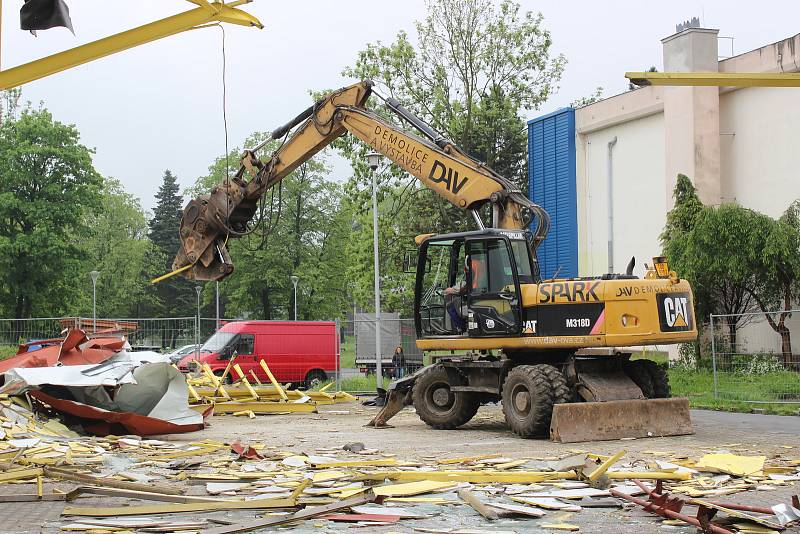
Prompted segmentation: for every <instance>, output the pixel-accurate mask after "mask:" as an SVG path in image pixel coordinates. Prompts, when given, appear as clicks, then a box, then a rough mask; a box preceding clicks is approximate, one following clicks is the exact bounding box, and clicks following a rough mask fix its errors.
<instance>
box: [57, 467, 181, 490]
mask: <svg viewBox="0 0 800 534" xmlns="http://www.w3.org/2000/svg"><path fill="white" fill-rule="evenodd" d="M44 474H45V475H46V476H48V477H50V478H60V479H61V480H71V481H73V482H81V483H83V484H89V485H92V486H100V487H105V488H118V489H126V490H131V491H145V492H148V493H163V494H166V495H181V494H183V491H184V490H182V489H180V488H176V487H174V486H165V485H161V484H140V483H138V482H127V481H124V480H115V479H113V478H102V477H96V476H92V475H85V474H82V473H75V472H73V471H69V470H67V469H58V468H56V467H45V468H44Z"/></svg>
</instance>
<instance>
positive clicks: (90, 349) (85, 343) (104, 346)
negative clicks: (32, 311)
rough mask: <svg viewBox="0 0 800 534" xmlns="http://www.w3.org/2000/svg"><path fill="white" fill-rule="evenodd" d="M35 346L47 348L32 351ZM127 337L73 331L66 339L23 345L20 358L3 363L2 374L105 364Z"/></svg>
mask: <svg viewBox="0 0 800 534" xmlns="http://www.w3.org/2000/svg"><path fill="white" fill-rule="evenodd" d="M32 344H45V345H46V346H44V347H42V348H40V349H37V350H34V351H31V352H19V351H23V350H26V349H27V348H28V347H29V346H30V345H32ZM124 345H125V338H122V337H119V336H113V337H99V338H93V339H89V338H88V337H86V333H85V332H84V331H83V330H70V331H69V332H68V333H67V335H66V337H65V338H64V339H63V340H46V341H39V342H33V343H26V344H23V345H20V347H19V351H18V352H17V354H16V356H13V357H11V358H9V359H7V360H4V361H2V362H0V374H2V373H5V372H6V371H8V370H9V369H16V368H19V367H54V366H56V365H57V364H59V363H60V364H61V365H89V364H97V363H103V362H104V361H106V360H107V359H109V358H111V357H112V356H113V355H114V354H115V353H117V352H119V351H120V350H121V349H122V347H123V346H124ZM81 346H82V347H83V349H81Z"/></svg>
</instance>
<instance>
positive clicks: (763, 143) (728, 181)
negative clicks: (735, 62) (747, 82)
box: [720, 87, 800, 217]
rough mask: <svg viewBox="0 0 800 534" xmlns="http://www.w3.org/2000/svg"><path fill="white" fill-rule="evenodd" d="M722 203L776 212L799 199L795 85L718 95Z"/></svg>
mask: <svg viewBox="0 0 800 534" xmlns="http://www.w3.org/2000/svg"><path fill="white" fill-rule="evenodd" d="M720 134H721V135H720V151H721V155H722V157H721V162H722V165H721V196H722V202H736V203H738V204H741V205H742V206H745V207H747V208H752V209H754V210H757V211H760V212H762V213H765V214H767V215H769V216H771V217H779V216H780V215H781V214H782V213H783V212H784V210H786V208H787V207H788V205H789V203H790V202H792V201H794V200H796V199H800V165H798V157H799V156H800V89H785V88H766V87H749V88H743V89H738V90H735V91H729V92H724V93H722V94H721V95H720Z"/></svg>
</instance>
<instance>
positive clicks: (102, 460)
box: [0, 398, 800, 534]
mask: <svg viewBox="0 0 800 534" xmlns="http://www.w3.org/2000/svg"><path fill="white" fill-rule="evenodd" d="M19 404H20V402H19V399H18V398H16V399H13V398H8V399H6V398H3V399H0V429H2V434H0V436H2V437H0V488H2V490H0V493H2V498H1V499H0V500H1V501H3V502H6V503H7V502H16V501H64V508H63V511H62V512H61V515H62V518H61V520H60V521H59V522H58V526H59V527H60V528H62V529H65V530H69V531H91V532H96V531H114V532H119V531H131V532H133V531H135V532H174V531H181V532H206V533H216V534H223V533H233V532H249V531H253V530H256V529H261V528H266V527H276V526H280V525H290V524H291V525H293V528H308V529H314V528H315V527H324V528H328V529H332V530H342V529H349V528H356V527H364V526H367V527H377V526H391V528H392V529H394V530H397V529H402V531H404V532H411V531H416V532H430V533H439V532H441V533H445V532H446V533H451V534H456V533H458V532H472V533H475V532H522V531H528V530H530V528H541V529H548V530H563V531H577V530H579V529H581V528H584V529H587V519H585V517H586V516H587V510H588V509H591V508H598V507H603V508H608V509H609V510H610V513H616V512H614V511H615V510H619V513H620V514H623V513H625V512H624V511H622V509H623V508H628V509H633V508H635V507H637V506H641V507H644V509H645V510H646V511H648V512H651V513H653V514H657V515H660V516H662V517H663V518H664V519H663V522H664V523H665V524H666V525H672V524H677V523H681V524H682V523H683V521H685V518H687V517H688V518H689V519H692V518H697V521H699V523H695V524H701V525H703V524H705V525H706V526H707V529H708V531H709V532H718V533H723V534H724V533H727V532H745V533H750V532H760V533H764V532H778V531H781V530H782V529H783V528H785V527H786V526H787V525H788V524H790V523H791V522H793V521H797V520H798V519H800V509H798V504H797V502H795V503H793V504H792V503H781V504H778V505H776V506H773V507H771V508H765V509H761V508H757V507H749V508H747V507H741V506H740V505H737V504H731V503H724V502H723V503H721V502H719V501H717V500H716V499H718V498H719V497H720V496H722V495H731V494H734V493H742V492H746V491H762V490H763V491H767V489H768V488H775V487H780V486H788V485H794V484H795V483H796V482H797V481H798V480H800V461H798V460H792V459H788V458H772V459H766V458H764V457H752V456H741V455H735V454H732V453H730V452H726V451H709V453H708V454H706V455H704V456H701V457H699V458H687V457H676V456H674V455H670V454H667V453H657V452H652V453H647V455H646V457H637V458H628V456H627V455H626V454H625V452H624V451H620V452H618V453H617V454H614V455H610V456H605V455H598V454H593V453H588V452H586V451H579V450H572V451H570V453H569V454H568V455H566V456H561V457H546V458H544V457H541V458H534V457H528V458H509V457H502V456H501V455H499V454H486V455H477V456H470V457H457V458H440V457H421V458H416V459H401V458H398V457H396V456H395V455H393V454H389V453H384V452H382V451H380V450H378V449H374V448H369V447H367V446H365V445H364V444H363V443H348V444H345V445H337V446H335V447H334V446H330V447H323V448H317V449H315V450H313V451H301V450H297V448H296V447H290V448H288V450H287V449H285V448H281V447H278V446H274V445H270V444H267V443H258V442H250V443H239V442H231V443H224V442H221V441H212V440H198V441H191V442H173V441H165V440H156V439H146V438H141V437H137V436H115V435H109V436H105V437H96V436H95V437H85V436H84V437H82V436H78V435H77V434H75V433H74V432H72V431H70V430H69V429H68V428H66V427H64V426H63V425H61V424H60V423H58V422H57V421H54V420H45V419H43V418H41V417H40V416H38V415H36V414H35V413H33V412H31V411H29V410H27V409H26V408H24V407H22V406H20V405H19ZM654 482H655V484H656V485H655V487H654V486H653V483H654ZM9 484H14V486H13V489H14V491H10V488H11V486H9ZM82 501H83V502H82ZM87 502H88V504H86V503H87ZM690 506H694V507H697V509H698V512H697V513H689V512H687V507H690ZM654 517H655V516H654ZM712 520H713V523H712ZM676 522H677V523H676ZM690 523H691V521H690ZM582 525H583V527H582ZM587 531H591V530H590V529H589V530H587Z"/></svg>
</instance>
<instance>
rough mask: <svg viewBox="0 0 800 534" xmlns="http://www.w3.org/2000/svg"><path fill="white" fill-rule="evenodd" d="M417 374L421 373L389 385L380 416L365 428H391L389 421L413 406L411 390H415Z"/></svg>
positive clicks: (374, 418)
mask: <svg viewBox="0 0 800 534" xmlns="http://www.w3.org/2000/svg"><path fill="white" fill-rule="evenodd" d="M417 374H419V372H417V373H414V374H413V375H411V376H407V377H406V378H402V379H400V380H398V381H396V382H392V383H391V384H390V385H389V390H388V391H387V395H386V403H385V404H384V405H383V408H382V409H381V411H380V412H378V415H376V416H375V417H373V418H372V421H370V422H369V423H367V424H366V425H365V426H371V427H375V428H390V425H387V424H386V423H387V421H389V419H391V418H392V417H394V416H395V415H397V414H398V412H400V410H402V409H403V408H405V407H406V406H410V405H411V404H412V400H411V390H412V389H413V388H414V382H416V381H417Z"/></svg>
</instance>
